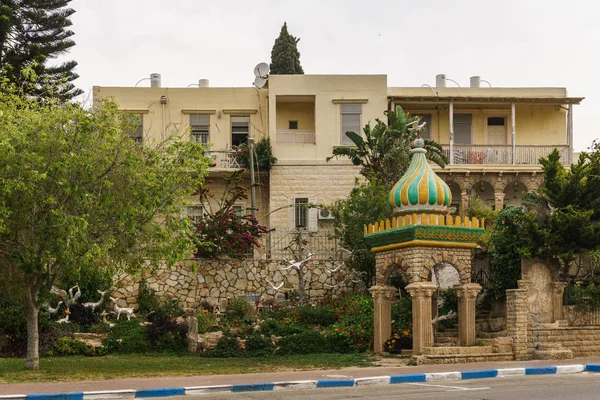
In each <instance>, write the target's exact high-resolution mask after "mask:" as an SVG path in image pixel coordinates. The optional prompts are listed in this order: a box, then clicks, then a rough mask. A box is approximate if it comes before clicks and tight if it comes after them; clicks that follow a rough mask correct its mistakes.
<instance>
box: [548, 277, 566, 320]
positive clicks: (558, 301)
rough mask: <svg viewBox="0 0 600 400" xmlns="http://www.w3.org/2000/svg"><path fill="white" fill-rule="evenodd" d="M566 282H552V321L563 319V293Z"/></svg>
mask: <svg viewBox="0 0 600 400" xmlns="http://www.w3.org/2000/svg"><path fill="white" fill-rule="evenodd" d="M566 287H567V283H566V282H552V322H556V321H560V320H562V319H563V293H564V292H565V288H566Z"/></svg>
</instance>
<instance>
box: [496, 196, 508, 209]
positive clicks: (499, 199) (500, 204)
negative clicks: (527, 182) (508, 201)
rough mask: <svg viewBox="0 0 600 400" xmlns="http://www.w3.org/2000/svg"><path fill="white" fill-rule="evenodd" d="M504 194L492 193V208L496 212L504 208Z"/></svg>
mask: <svg viewBox="0 0 600 400" xmlns="http://www.w3.org/2000/svg"><path fill="white" fill-rule="evenodd" d="M505 196H506V194H504V192H494V208H495V209H496V211H501V210H502V209H503V208H504V197H505Z"/></svg>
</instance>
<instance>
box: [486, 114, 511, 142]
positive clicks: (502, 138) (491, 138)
mask: <svg viewBox="0 0 600 400" xmlns="http://www.w3.org/2000/svg"><path fill="white" fill-rule="evenodd" d="M487 144H507V143H506V117H488V118H487Z"/></svg>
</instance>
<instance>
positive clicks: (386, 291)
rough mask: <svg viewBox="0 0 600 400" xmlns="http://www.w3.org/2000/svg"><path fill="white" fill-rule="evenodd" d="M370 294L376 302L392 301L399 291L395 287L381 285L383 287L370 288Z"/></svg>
mask: <svg viewBox="0 0 600 400" xmlns="http://www.w3.org/2000/svg"><path fill="white" fill-rule="evenodd" d="M369 292H370V293H371V296H373V299H374V300H378V299H385V300H391V299H392V298H393V297H394V295H395V294H396V293H398V289H396V288H395V287H393V286H387V285H381V286H371V287H370V288H369Z"/></svg>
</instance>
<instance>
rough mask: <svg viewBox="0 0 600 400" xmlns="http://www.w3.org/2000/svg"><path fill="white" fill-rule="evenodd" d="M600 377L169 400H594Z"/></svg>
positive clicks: (526, 378)
mask: <svg viewBox="0 0 600 400" xmlns="http://www.w3.org/2000/svg"><path fill="white" fill-rule="evenodd" d="M599 398H600V374H593V373H591V374H590V373H581V374H573V375H546V376H535V377H534V376H523V377H510V378H494V379H475V380H468V381H456V382H431V383H412V384H406V383H405V384H399V385H378V386H363V387H354V388H340V389H338V388H331V389H307V390H282V391H274V392H256V393H224V394H215V395H199V396H189V395H188V396H185V397H171V398H170V399H172V400H195V399H197V400H208V399H210V400H238V399H261V400H266V399H268V400H293V399H302V400H322V399H323V400H325V399H327V400H336V399H337V400H348V399H377V400H386V399H401V400H442V399H443V400H459V399H460V400H520V399H526V400H597V399H599Z"/></svg>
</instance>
